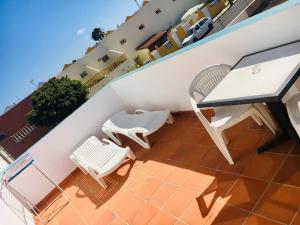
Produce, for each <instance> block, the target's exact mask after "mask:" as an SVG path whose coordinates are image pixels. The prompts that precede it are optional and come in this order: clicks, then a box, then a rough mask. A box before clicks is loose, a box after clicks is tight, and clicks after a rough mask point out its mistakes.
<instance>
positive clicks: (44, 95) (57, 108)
mask: <svg viewBox="0 0 300 225" xmlns="http://www.w3.org/2000/svg"><path fill="white" fill-rule="evenodd" d="M87 95H88V89H87V87H86V86H84V85H82V84H81V82H80V81H76V80H70V79H69V78H68V77H62V78H60V79H51V80H49V81H48V82H46V83H45V84H44V85H43V86H42V87H41V88H39V89H38V90H36V91H35V92H34V93H33V95H32V111H31V112H30V113H29V114H28V115H27V121H28V122H29V123H30V124H33V125H35V126H48V127H52V126H55V125H57V124H58V123H60V122H61V121H62V120H63V119H65V118H66V117H67V116H69V115H70V114H71V113H72V112H74V111H75V110H76V109H77V108H78V107H79V106H81V105H82V104H83V103H84V102H85V101H86V100H87Z"/></svg>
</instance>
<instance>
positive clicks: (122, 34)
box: [58, 0, 200, 95]
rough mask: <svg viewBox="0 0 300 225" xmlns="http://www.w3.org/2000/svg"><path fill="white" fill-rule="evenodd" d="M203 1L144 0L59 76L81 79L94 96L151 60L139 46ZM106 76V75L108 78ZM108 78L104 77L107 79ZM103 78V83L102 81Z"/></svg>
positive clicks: (173, 23)
mask: <svg viewBox="0 0 300 225" xmlns="http://www.w3.org/2000/svg"><path fill="white" fill-rule="evenodd" d="M199 2H200V0H163V1H162V0H152V1H144V3H143V6H142V8H141V9H140V10H139V11H137V12H136V13H134V14H133V15H132V16H130V17H127V18H126V22H124V23H123V24H122V25H121V26H120V27H118V29H117V30H115V31H113V32H111V33H110V34H109V35H108V36H107V37H106V38H104V40H102V41H101V42H100V43H99V44H98V45H97V46H96V47H95V48H94V49H92V50H91V51H88V53H87V54H86V55H85V56H84V57H82V58H81V59H78V60H77V61H76V62H75V63H73V64H71V65H69V66H68V67H67V68H65V69H64V70H63V71H62V72H61V73H60V74H59V75H58V77H62V76H68V77H70V78H71V79H76V80H81V81H82V82H83V83H85V84H87V86H89V87H93V88H91V90H90V91H91V95H93V94H94V93H95V92H96V91H98V90H99V89H100V88H101V87H102V86H103V85H105V84H106V83H107V82H108V81H109V80H111V79H113V78H114V77H116V76H119V75H121V74H124V73H126V72H128V71H130V70H133V69H135V68H136V67H137V66H138V65H139V64H140V65H143V64H144V63H145V62H148V61H151V58H150V55H149V54H148V52H149V51H148V50H139V51H137V50H136V48H137V47H138V46H139V45H141V44H142V43H143V42H144V41H145V40H147V39H148V38H149V37H151V36H152V35H154V34H156V33H158V32H160V31H165V30H167V29H168V28H170V27H171V26H173V25H175V24H177V22H178V21H180V18H181V17H182V15H183V14H184V13H185V12H186V11H187V10H188V9H189V8H191V7H193V6H195V5H197V4H199ZM106 76H107V77H106ZM104 77H105V78H104ZM102 79H103V80H102ZM100 80H102V81H101V82H99V81H100Z"/></svg>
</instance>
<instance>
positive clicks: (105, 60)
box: [102, 55, 109, 63]
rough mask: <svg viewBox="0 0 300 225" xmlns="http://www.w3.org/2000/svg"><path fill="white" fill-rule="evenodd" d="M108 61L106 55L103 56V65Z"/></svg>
mask: <svg viewBox="0 0 300 225" xmlns="http://www.w3.org/2000/svg"><path fill="white" fill-rule="evenodd" d="M108 60H109V56H108V55H105V56H103V57H102V61H103V62H104V63H105V62H107V61H108Z"/></svg>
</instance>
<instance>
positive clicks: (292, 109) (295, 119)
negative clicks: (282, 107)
mask: <svg viewBox="0 0 300 225" xmlns="http://www.w3.org/2000/svg"><path fill="white" fill-rule="evenodd" d="M286 107H287V111H288V115H289V118H290V121H291V123H292V125H293V127H294V128H295V130H296V132H297V134H298V136H299V137H300V93H297V94H295V95H293V96H292V97H291V98H290V99H289V100H288V101H287V102H286Z"/></svg>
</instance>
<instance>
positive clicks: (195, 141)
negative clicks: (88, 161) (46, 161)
mask: <svg viewBox="0 0 300 225" xmlns="http://www.w3.org/2000/svg"><path fill="white" fill-rule="evenodd" d="M226 134H227V137H228V139H229V149H230V152H231V155H232V156H233V158H234V160H235V164H234V165H233V166H230V165H229V164H228V163H227V162H226V161H225V160H224V158H223V156H222V155H221V154H220V152H219V150H218V149H217V148H216V147H215V146H214V144H213V142H212V141H211V139H210V137H209V135H208V134H207V132H206V131H205V129H204V128H203V127H202V125H201V124H200V122H199V121H198V119H197V118H196V117H195V116H194V115H193V114H192V113H182V114H178V115H176V116H175V124H174V125H166V126H164V127H163V128H162V129H160V130H159V131H158V132H156V133H154V134H153V135H151V136H150V137H149V139H150V141H151V142H152V148H151V150H146V149H143V148H141V147H140V146H139V145H137V144H136V143H134V142H132V141H130V140H128V139H126V138H123V139H124V143H125V145H128V146H130V147H131V148H132V150H133V152H134V153H135V154H136V156H137V160H136V161H135V162H133V161H126V162H125V163H124V164H123V165H122V166H121V167H120V168H119V169H118V170H117V171H115V172H114V173H113V174H111V175H109V176H108V177H106V178H105V180H106V181H107V183H108V184H109V188H108V189H107V190H104V189H102V188H101V186H99V185H98V184H97V183H96V182H95V181H94V180H93V179H91V178H90V177H89V176H86V175H84V174H83V173H82V172H80V171H79V170H75V171H74V172H73V173H72V174H71V175H70V176H69V177H68V178H67V179H66V180H65V181H64V182H63V183H62V184H61V186H62V187H63V189H64V190H65V193H66V195H67V196H69V198H70V200H71V201H70V203H69V204H68V205H67V206H66V207H65V208H63V209H62V210H61V211H60V212H58V214H57V215H56V216H55V217H54V218H53V219H52V220H51V221H50V223H49V224H51V225H63V224H66V225H99V224H121V225H124V224H133V225H144V224H145V225H147V224H150V225H159V224H161V225H168V224H170V225H173V224H176V225H182V224H185V225H186V224H196V225H202V224H205V225H207V224H224V225H225V224H228V225H235V224H236V225H242V224H243V225H271V224H274V225H276V224H277V225H278V224H281V225H282V224H289V225H297V224H299V221H300V219H299V218H300V216H299V215H300V150H299V149H297V148H295V147H294V146H293V144H292V143H291V142H286V143H284V144H282V145H281V146H278V147H276V148H274V149H272V151H270V152H268V153H264V154H262V155H258V154H256V151H255V149H256V147H257V146H258V145H259V144H261V143H263V142H264V141H266V140H267V139H268V138H270V137H271V136H272V135H271V134H270V132H269V131H268V130H267V129H266V128H264V127H262V128H261V127H258V126H257V125H256V124H255V123H254V122H253V121H252V120H251V119H247V120H245V121H243V122H242V123H240V124H238V125H237V126H235V127H233V128H231V129H229V130H228V131H226ZM56 196H57V195H56V193H52V194H50V195H49V197H47V198H46V199H44V200H43V202H42V203H41V204H40V206H41V207H42V206H43V205H46V204H47V203H48V202H50V200H51V199H53V198H54V197H56ZM59 201H61V203H59ZM62 202H63V200H58V202H57V203H56V204H54V207H55V208H59V206H60V205H62V204H63V203H62ZM50 209H51V207H50ZM50 209H49V210H50ZM51 210H52V209H51ZM45 215H50V214H49V213H48V214H47V213H45Z"/></svg>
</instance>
